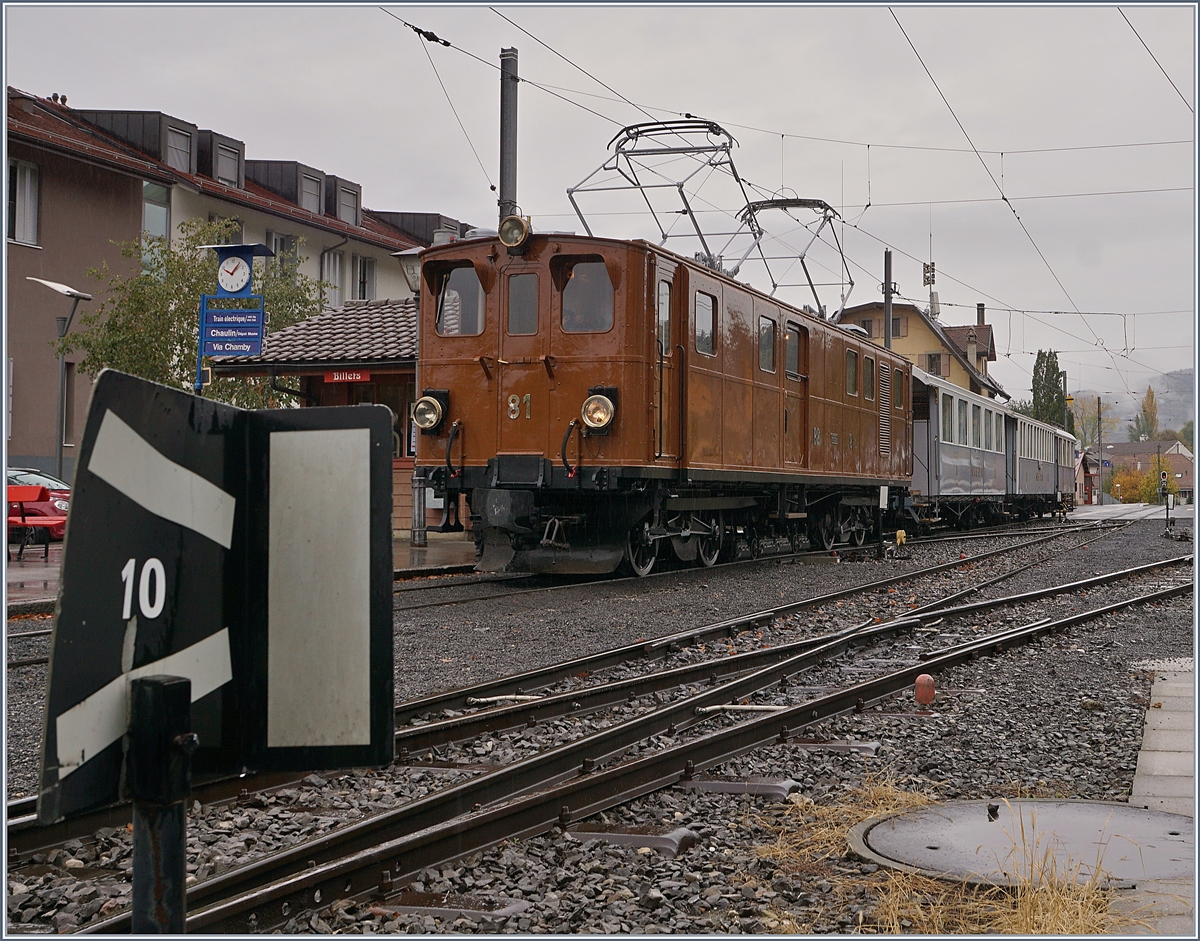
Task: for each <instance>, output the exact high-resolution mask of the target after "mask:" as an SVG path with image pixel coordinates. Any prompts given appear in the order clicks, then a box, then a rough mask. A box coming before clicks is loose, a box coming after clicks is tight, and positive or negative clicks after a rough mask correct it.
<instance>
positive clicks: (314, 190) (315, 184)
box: [300, 174, 321, 216]
mask: <svg viewBox="0 0 1200 941" xmlns="http://www.w3.org/2000/svg"><path fill="white" fill-rule="evenodd" d="M300 208H301V209H307V210H308V211H309V212H311V213H312V214H313V215H314V216H319V215H320V214H321V181H320V180H319V179H318V178H317V177H315V176H308V175H307V174H305V175H302V176H301V177H300Z"/></svg>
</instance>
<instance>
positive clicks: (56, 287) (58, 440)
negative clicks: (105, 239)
mask: <svg viewBox="0 0 1200 941" xmlns="http://www.w3.org/2000/svg"><path fill="white" fill-rule="evenodd" d="M25 280H26V281H36V282H37V283H38V284H44V285H46V287H48V288H49V289H50V290H51V291H57V292H58V293H59V294H62V295H64V296H66V297H69V298H71V312H70V313H69V314H67V316H65V317H56V318H55V323H56V324H57V325H58V341H59V344H60V348H59V351H58V434H57V435H56V436H55V452H56V454H57V458H58V461H57V464H56V465H55V466H56V468H57V476H58V478H59V480H61V479H62V475H63V436H64V435H66V433H67V401H66V395H67V362H66V359H65V358H64V354H63V351H62V348H61V344H62V338H63V337H65V336H66V335H67V331H68V330H70V329H71V321H72V320H73V319H74V317H75V308H76V307H78V306H79V302H80V301H90V300H91V299H92V295H90V294H84V293H83V291H76V290H75V289H74V288H73V287H68V286H67V285H65V284H60V283H59V282H57V281H46V280H43V279H42V278H30V277H26V279H25Z"/></svg>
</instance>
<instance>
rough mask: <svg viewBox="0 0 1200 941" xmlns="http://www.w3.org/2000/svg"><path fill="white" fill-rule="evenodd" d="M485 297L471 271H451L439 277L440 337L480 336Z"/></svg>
mask: <svg viewBox="0 0 1200 941" xmlns="http://www.w3.org/2000/svg"><path fill="white" fill-rule="evenodd" d="M485 302H486V295H485V294H484V293H483V285H482V284H480V283H479V275H477V274H476V273H475V269H474V268H473V267H470V266H467V267H463V268H454V269H452V270H451V271H450V273H449V274H447V275H443V276H442V289H441V291H439V292H438V312H437V332H438V335H439V336H443V337H457V336H464V337H466V336H478V335H479V334H481V333H483V314H484V305H485Z"/></svg>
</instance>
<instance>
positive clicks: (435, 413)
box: [412, 395, 445, 431]
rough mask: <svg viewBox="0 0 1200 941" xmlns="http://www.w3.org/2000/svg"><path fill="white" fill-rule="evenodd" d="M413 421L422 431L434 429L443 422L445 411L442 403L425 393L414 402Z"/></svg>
mask: <svg viewBox="0 0 1200 941" xmlns="http://www.w3.org/2000/svg"><path fill="white" fill-rule="evenodd" d="M412 415H413V421H414V422H415V423H416V425H417V427H418V428H420V429H421V430H422V431H432V430H433V429H434V428H436V427H437V426H438V425H440V424H441V423H442V418H443V417H444V415H445V412H443V411H442V403H441V402H439V401H438V400H437V399H435V398H433V397H432V396H429V395H423V396H421V398H419V399H417V401H416V402H415V403H414V404H413V413H412Z"/></svg>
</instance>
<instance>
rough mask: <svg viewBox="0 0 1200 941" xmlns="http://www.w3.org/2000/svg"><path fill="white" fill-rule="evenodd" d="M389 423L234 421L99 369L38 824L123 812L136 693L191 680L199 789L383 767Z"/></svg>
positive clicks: (64, 592)
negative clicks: (233, 778)
mask: <svg viewBox="0 0 1200 941" xmlns="http://www.w3.org/2000/svg"><path fill="white" fill-rule="evenodd" d="M391 444H392V443H391V416H390V413H388V412H387V411H386V410H384V409H381V408H379V407H378V406H360V407H353V408H307V409H269V410H262V411H245V410H242V409H237V408H233V407H231V406H227V405H222V404H220V403H216V402H212V401H211V400H208V399H203V398H200V397H198V396H193V395H189V394H186V393H183V392H179V391H176V390H174V389H169V388H167V387H165V386H159V385H156V384H154V383H150V382H146V381H144V380H141V379H137V378H135V377H133V376H127V375H124V374H122V373H117V372H114V371H105V372H104V373H101V375H100V377H99V378H98V380H97V383H96V388H95V391H94V393H93V396H92V404H91V409H90V411H89V415H88V421H87V427H86V429H85V432H84V437H83V441H82V444H81V447H80V456H79V462H78V470H77V472H76V477H75V481H74V489H73V493H72V501H71V511H70V522H69V524H68V531H69V535H68V539H67V542H66V543H65V548H64V553H63V568H62V576H61V585H62V587H61V589H60V594H59V599H58V609H57V617H56V620H55V626H54V634H53V636H52V638H51V654H50V670H49V678H48V681H47V686H48V688H47V697H46V702H47V707H46V724H45V729H44V741H43V755H42V772H41V784H40V788H39V794H38V816H39V819H40V820H41V821H42V822H43V823H50V822H52V821H55V820H60V819H63V818H64V817H69V816H72V815H74V814H76V813H81V812H83V811H86V810H90V809H93V808H96V807H100V806H103V805H105V804H108V803H112V802H115V801H117V800H119V799H121V798H122V797H123V796H127V795H125V794H123V793H122V789H123V788H124V787H127V785H125V784H123V780H124V778H125V775H126V773H127V769H126V764H125V762H126V752H127V750H128V742H129V735H128V733H129V731H130V730H129V727H128V722H129V718H128V717H129V711H130V691H131V689H132V684H133V682H134V681H135V680H140V679H141V678H145V677H150V676H162V675H169V676H176V677H181V678H184V679H186V680H188V681H190V684H191V687H190V688H191V691H190V698H191V729H192V731H194V732H196V733H198V735H199V739H200V742H199V749H198V750H197V751H196V752H195V754H194V755H193V757H192V762H193V766H194V768H195V770H196V771H197V772H198V773H205V774H227V773H241V772H243V771H268V770H273V771H283V770H320V769H333V768H343V767H362V766H371V765H382V764H386V763H388V762H389V761H391V758H392V748H393V745H392V733H393V728H392V726H393V722H392V706H393V703H392V685H393V683H392V670H393V664H392V625H391V581H392V539H391V452H392V447H391Z"/></svg>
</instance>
